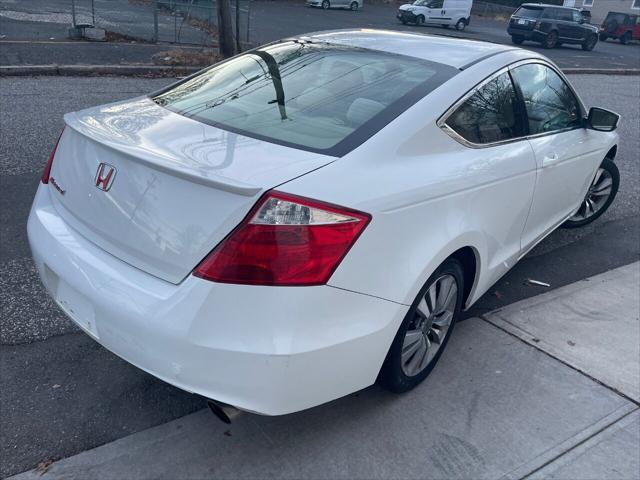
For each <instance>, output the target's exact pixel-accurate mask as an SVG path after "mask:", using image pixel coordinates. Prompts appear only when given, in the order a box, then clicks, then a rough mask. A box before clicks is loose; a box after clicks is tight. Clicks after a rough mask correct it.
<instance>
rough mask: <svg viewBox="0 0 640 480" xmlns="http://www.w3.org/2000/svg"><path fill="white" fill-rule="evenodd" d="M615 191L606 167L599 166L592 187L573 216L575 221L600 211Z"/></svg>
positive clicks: (572, 218)
mask: <svg viewBox="0 0 640 480" xmlns="http://www.w3.org/2000/svg"><path fill="white" fill-rule="evenodd" d="M612 192H613V178H612V177H611V174H610V173H609V172H608V171H607V170H605V169H604V168H599V169H598V171H597V172H596V174H595V176H594V178H593V182H591V187H590V188H589V191H588V192H587V195H586V196H585V198H584V201H583V202H582V204H581V205H580V208H579V209H578V210H577V211H576V213H575V214H574V215H573V217H571V220H573V221H582V220H586V219H588V218H589V217H592V216H593V215H595V214H596V213H598V212H599V211H600V210H601V209H602V207H603V206H604V204H605V203H607V199H608V198H609V196H610V195H611V193H612Z"/></svg>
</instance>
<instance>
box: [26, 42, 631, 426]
mask: <svg viewBox="0 0 640 480" xmlns="http://www.w3.org/2000/svg"><path fill="white" fill-rule="evenodd" d="M64 118H65V123H66V127H65V129H64V131H63V133H62V135H61V136H60V139H59V141H58V144H57V147H56V148H55V150H54V152H53V153H52V154H51V158H50V159H49V162H48V164H47V166H46V168H45V171H44V173H43V175H42V182H41V184H40V186H39V189H38V192H37V194H36V197H35V201H34V204H33V207H32V210H31V214H30V217H29V222H28V232H29V240H30V243H31V248H32V251H33V257H34V260H35V264H36V266H37V269H38V271H39V273H40V276H41V277H42V281H43V283H44V285H45V286H46V288H47V290H48V291H49V293H50V294H51V296H52V297H53V298H54V299H55V301H56V302H57V303H58V305H59V306H60V307H61V308H62V309H63V310H64V311H65V312H66V314H67V315H68V316H69V317H70V318H71V319H72V320H73V321H74V322H76V323H77V324H78V325H79V326H80V327H82V328H83V329H84V330H85V332H86V333H87V334H88V335H90V336H91V337H93V338H94V339H95V340H96V341H98V342H99V343H101V344H102V345H104V346H105V347H106V348H108V349H109V350H111V351H112V352H114V353H115V354H117V355H119V356H121V357H122V358H124V359H126V360H127V361H129V362H131V363H132V364H134V365H136V366H138V367H139V368H141V369H143V370H145V371H147V372H149V373H151V374H152V375H155V376H156V377H158V378H160V379H162V380H164V381H166V382H169V383H171V384H173V385H175V386H177V387H179V388H182V389H184V390H187V391H190V392H195V393H197V394H200V395H203V396H204V397H207V398H208V399H212V400H214V401H217V402H220V403H222V404H227V405H232V406H235V407H237V408H240V409H243V410H247V411H252V412H257V413H261V414H268V415H278V414H285V413H289V412H295V411H297V410H301V409H305V408H309V407H312V406H314V405H318V404H321V403H323V402H327V401H329V400H332V399H335V398H338V397H340V396H343V395H346V394H349V393H351V392H354V391H356V390H359V389H362V388H364V387H367V386H368V385H371V384H373V383H374V382H376V380H378V381H379V382H380V383H381V384H382V385H384V386H385V387H387V388H388V389H390V390H392V391H395V392H402V391H406V390H409V389H411V388H413V387H415V386H416V385H418V384H419V383H420V382H421V381H422V380H424V379H425V377H426V376H427V375H428V374H429V372H430V371H431V370H432V369H433V368H434V366H435V364H436V362H437V361H438V359H439V357H440V356H441V355H442V352H443V350H444V348H445V346H446V344H447V341H448V340H449V338H450V336H451V334H452V331H453V327H454V325H455V320H456V317H457V316H458V315H459V313H460V311H461V309H464V308H468V307H469V306H470V305H472V304H473V303H474V302H475V301H476V300H477V299H478V298H479V297H480V296H481V295H482V294H483V293H484V292H485V291H487V289H488V288H489V287H490V286H491V285H492V284H493V283H494V282H496V280H498V279H499V278H500V277H501V276H502V275H503V274H504V273H505V272H507V271H508V270H509V269H510V268H511V267H512V266H513V265H514V264H515V263H516V262H517V261H518V259H520V258H521V257H522V256H523V255H525V254H526V253H527V251H529V250H530V249H531V248H532V247H533V246H534V245H535V244H536V243H537V242H539V241H540V240H541V239H543V238H544V237H545V236H546V235H548V234H549V233H550V232H551V231H553V230H554V229H555V228H556V227H558V226H560V225H563V224H564V225H565V226H570V227H575V226H580V225H584V224H586V223H589V222H591V221H593V220H594V219H596V218H597V217H598V216H599V215H601V214H602V213H603V212H604V211H605V210H606V209H607V208H608V206H609V205H610V204H611V202H612V201H613V198H614V196H615V194H616V192H617V189H618V183H619V175H618V170H617V169H616V166H615V164H614V163H613V159H614V157H615V155H616V151H617V145H618V136H617V134H616V133H615V131H614V130H615V128H616V125H617V122H618V115H616V114H615V113H612V112H609V111H607V110H603V109H598V108H592V109H591V110H590V111H588V112H587V111H586V110H585V107H584V105H583V103H582V102H581V101H580V98H579V97H578V95H577V94H576V92H575V90H574V89H573V88H572V86H571V84H570V83H569V82H568V81H567V79H566V78H565V76H564V75H563V74H562V73H561V72H560V71H559V70H558V68H557V67H556V66H555V65H554V64H553V63H551V62H550V61H549V60H547V59H546V58H545V57H543V56H541V55H539V54H537V53H534V52H530V51H527V50H521V49H519V48H514V47H511V46H503V45H494V44H488V43H481V42H475V41H468V40H460V39H453V38H442V37H433V36H425V35H418V34H412V33H400V32H391V31H377V30H348V31H347V30H343V31H331V32H320V33H315V34H309V35H306V36H300V37H295V38H290V39H286V40H282V41H279V42H275V43H271V44H269V45H266V46H263V47H260V48H257V49H255V50H251V51H248V52H246V53H243V54H241V55H238V56H236V57H233V58H231V59H229V60H227V61H224V62H222V63H219V64H216V65H214V66H212V67H210V68H207V69H205V70H202V71H201V72H198V73H196V74H195V75H193V76H191V77H188V78H186V79H183V80H181V81H179V82H177V83H174V84H173V85H171V86H169V87H167V88H165V89H163V90H161V91H158V92H155V93H152V94H150V95H149V96H144V97H138V98H134V99H131V100H126V101H120V102H116V103H112V104H109V105H104V106H100V107H95V108H89V109H87V110H82V111H79V112H75V113H69V114H67V115H65V117H64Z"/></svg>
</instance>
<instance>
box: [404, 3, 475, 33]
mask: <svg viewBox="0 0 640 480" xmlns="http://www.w3.org/2000/svg"><path fill="white" fill-rule="evenodd" d="M472 5H473V0H416V1H415V2H413V3H407V4H405V5H402V6H401V7H400V10H398V15H397V17H398V19H399V20H400V21H401V22H402V23H404V24H407V23H415V24H416V25H422V24H431V25H442V26H443V27H449V26H451V25H455V27H456V29H457V30H464V29H465V27H466V26H467V25H469V21H470V20H471V6H472Z"/></svg>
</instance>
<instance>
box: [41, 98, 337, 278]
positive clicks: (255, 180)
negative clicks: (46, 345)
mask: <svg viewBox="0 0 640 480" xmlns="http://www.w3.org/2000/svg"><path fill="white" fill-rule="evenodd" d="M65 122H66V124H67V128H66V129H65V132H64V134H63V135H62V138H61V139H60V143H59V145H58V150H57V152H56V156H55V160H54V162H53V167H52V170H51V177H52V178H53V179H54V181H53V182H50V185H49V186H50V187H52V188H51V196H52V197H53V198H54V204H55V207H56V210H57V211H58V213H59V215H60V216H61V217H63V218H64V219H65V221H67V222H68V223H69V224H70V225H71V226H72V227H73V228H75V229H76V230H77V231H79V232H80V233H81V234H82V235H83V236H85V237H86V238H87V239H89V240H90V241H92V242H93V243H94V244H96V245H97V246H99V247H100V248H102V249H104V250H106V251H107V252H109V253H110V254H112V255H113V256H115V257H117V258H119V259H121V260H123V261H125V262H127V263H129V264H130V265H132V266H134V267H137V268H139V269H141V270H143V271H145V272H147V273H150V274H152V275H155V276H157V277H159V278H162V279H164V280H166V281H168V282H171V283H179V282H181V281H182V280H183V279H184V278H185V277H186V276H187V275H188V274H189V273H190V272H191V271H192V270H193V268H194V267H195V266H196V265H197V264H198V263H199V262H200V261H201V260H202V259H203V258H204V257H205V256H206V255H207V253H209V251H211V250H212V249H213V248H214V247H215V246H216V244H217V243H218V242H220V241H221V240H222V239H223V238H224V237H225V236H226V235H227V234H228V233H229V232H230V231H231V230H232V229H233V228H234V227H235V226H236V225H237V224H238V223H239V222H240V221H241V220H242V218H243V217H244V216H245V215H246V214H247V213H248V212H249V210H250V209H251V207H252V206H253V205H254V204H255V202H256V201H257V199H258V198H259V197H260V195H261V194H262V193H263V192H264V191H266V190H269V189H271V188H274V187H276V186H278V185H280V184H282V183H285V182H287V181H288V180H291V179H293V178H296V177H298V176H300V175H304V174H305V173H307V172H310V171H312V170H314V169H317V168H320V167H322V166H324V165H327V164H328V163H331V162H332V161H334V160H335V158H334V157H329V156H327V155H322V154H318V153H311V152H307V151H303V150H298V149H294V148H290V147H284V146H280V145H276V144H274V143H269V142H264V141H261V140H256V139H253V138H249V137H245V136H242V135H238V134H235V133H231V132H228V131H225V130H221V129H219V128H216V127H213V126H209V125H205V124H202V123H200V122H197V121H195V120H191V119H188V118H186V117H183V116H181V115H178V114H176V113H173V112H171V111H169V110H167V109H165V108H162V107H160V106H158V105H157V104H156V103H155V102H153V101H152V100H151V99H149V98H146V97H144V98H138V99H133V100H129V101H125V102H118V103H114V104H109V105H105V106H101V107H96V108H92V109H87V110H83V111H80V112H76V113H70V114H67V115H65ZM101 164H105V167H104V168H100V166H101ZM111 168H113V169H114V171H113V173H112V176H111V178H110V179H107V181H103V182H98V183H99V185H97V184H96V182H97V180H99V178H98V177H97V175H98V171H99V169H100V172H101V175H102V179H103V180H105V177H106V176H107V175H108V173H109V172H110V171H111ZM61 191H64V194H62V193H61Z"/></svg>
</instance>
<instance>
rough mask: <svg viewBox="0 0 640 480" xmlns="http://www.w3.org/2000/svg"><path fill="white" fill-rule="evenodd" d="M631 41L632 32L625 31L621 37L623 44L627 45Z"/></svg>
mask: <svg viewBox="0 0 640 480" xmlns="http://www.w3.org/2000/svg"><path fill="white" fill-rule="evenodd" d="M630 41H631V32H625V34H624V35H622V36H621V37H620V43H621V44H623V45H627V44H628V43H629V42H630Z"/></svg>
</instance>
